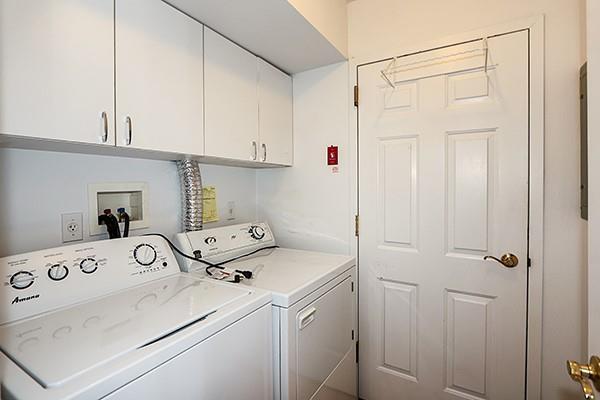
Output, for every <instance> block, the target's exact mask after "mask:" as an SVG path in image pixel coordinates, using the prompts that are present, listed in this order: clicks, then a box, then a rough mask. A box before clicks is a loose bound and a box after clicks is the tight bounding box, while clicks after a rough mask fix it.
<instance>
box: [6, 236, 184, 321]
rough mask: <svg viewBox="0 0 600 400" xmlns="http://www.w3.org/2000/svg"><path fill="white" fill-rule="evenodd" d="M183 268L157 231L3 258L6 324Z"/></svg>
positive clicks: (176, 271)
mask: <svg viewBox="0 0 600 400" xmlns="http://www.w3.org/2000/svg"><path fill="white" fill-rule="evenodd" d="M178 272H179V266H178V265H177V261H176V259H175V257H174V256H173V253H172V251H171V249H170V248H169V246H168V244H167V243H166V242H165V241H164V240H163V239H162V238H160V237H157V236H144V237H130V238H124V239H114V240H102V241H97V242H88V243H80V244H77V245H71V246H64V247H57V248H54V249H48V250H41V251H36V252H31V253H25V254H20V255H15V256H10V257H4V258H0V274H1V277H2V279H3V282H2V284H1V285H0V301H2V305H0V323H5V322H9V321H13V320H16V319H20V318H25V317H28V316H30V315H33V314H38V313H41V312H45V311H48V310H51V309H54V308H56V307H60V306H63V305H67V304H72V303H75V302H79V301H84V300H87V299H90V298H93V297H97V296H102V295H105V294H108V293H111V292H114V291H116V290H121V289H126V288H128V287H131V286H135V285H139V284H140V283H144V282H147V281H151V280H154V279H157V278H161V277H165V276H168V275H171V274H175V273H178Z"/></svg>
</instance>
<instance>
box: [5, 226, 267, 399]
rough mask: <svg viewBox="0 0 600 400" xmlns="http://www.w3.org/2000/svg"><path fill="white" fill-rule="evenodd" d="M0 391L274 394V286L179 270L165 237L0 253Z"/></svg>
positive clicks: (12, 395) (92, 395)
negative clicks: (250, 284) (233, 282)
mask: <svg viewBox="0 0 600 400" xmlns="http://www.w3.org/2000/svg"><path fill="white" fill-rule="evenodd" d="M0 273H1V274H2V276H3V277H4V284H3V285H1V286H0V301H1V302H2V306H1V308H0V350H1V352H0V380H1V388H2V393H1V397H2V399H27V400H37V399H40V400H41V399H45V400H47V399H100V398H107V399H166V398H171V399H200V398H202V399H241V398H244V399H256V400H262V399H269V398H271V397H272V390H273V383H272V355H271V354H272V350H271V349H272V333H271V329H272V328H271V326H272V325H271V324H272V316H271V315H272V313H271V305H270V299H271V295H270V293H268V292H266V291H262V290H260V289H254V288H249V287H246V286H238V287H234V286H231V285H226V284H222V283H219V282H216V281H214V280H210V281H209V280H203V279H199V278H198V277H197V276H193V275H190V274H184V273H182V272H180V270H179V266H178V265H177V262H176V260H175V257H174V256H173V253H172V252H171V250H170V248H169V247H168V245H167V244H166V242H165V241H164V240H163V239H161V238H159V237H155V236H146V237H134V238H127V239H116V240H107V241H100V242H92V243H82V244H77V245H72V246H65V247H60V248H55V249H50V250H44V251H37V252H32V253H27V254H21V255H17V256H11V257H6V258H2V259H0Z"/></svg>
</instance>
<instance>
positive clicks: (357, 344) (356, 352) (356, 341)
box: [356, 340, 359, 364]
mask: <svg viewBox="0 0 600 400" xmlns="http://www.w3.org/2000/svg"><path fill="white" fill-rule="evenodd" d="M358 342H359V340H357V341H356V363H357V364H358Z"/></svg>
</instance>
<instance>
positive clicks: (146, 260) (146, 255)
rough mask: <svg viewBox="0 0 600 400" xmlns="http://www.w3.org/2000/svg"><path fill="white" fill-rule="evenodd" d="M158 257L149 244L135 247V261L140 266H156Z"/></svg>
mask: <svg viewBox="0 0 600 400" xmlns="http://www.w3.org/2000/svg"><path fill="white" fill-rule="evenodd" d="M156 257H157V254H156V250H155V249H154V247H152V246H151V245H149V244H147V243H142V244H138V245H137V246H135V249H133V258H135V261H136V262H137V263H138V264H140V265H143V266H144V267H147V266H150V265H152V264H154V261H156Z"/></svg>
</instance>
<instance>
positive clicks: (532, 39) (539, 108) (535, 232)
mask: <svg viewBox="0 0 600 400" xmlns="http://www.w3.org/2000/svg"><path fill="white" fill-rule="evenodd" d="M521 30H528V32H529V244H528V245H529V246H528V253H529V259H530V260H531V267H530V268H528V283H527V349H526V352H527V355H526V356H527V359H526V363H527V364H526V372H525V373H526V377H525V393H526V394H525V398H526V399H527V400H539V399H541V384H542V312H543V275H544V135H545V133H544V129H545V120H544V117H545V114H544V113H545V111H544V103H545V101H544V99H545V94H544V82H545V77H544V57H545V56H544V16H543V15H539V16H535V17H530V18H525V19H520V20H516V21H513V22H509V23H505V24H499V25H494V26H491V27H487V28H482V29H477V30H473V31H469V32H465V33H460V34H456V35H451V36H447V37H445V38H441V39H438V40H435V41H430V42H426V43H422V44H419V45H406V46H403V47H400V48H398V49H393V50H392V51H389V52H386V54H373V55H372V56H369V57H364V58H362V59H356V58H353V59H351V60H349V62H348V68H349V74H348V75H349V91H348V93H349V96H348V100H349V108H350V111H349V113H348V115H349V124H348V126H349V129H348V131H349V140H348V143H349V149H348V164H349V165H348V167H349V169H350V170H351V171H354V173H352V174H350V190H351V192H350V193H353V194H354V196H355V197H354V201H353V204H352V206H351V210H350V212H351V215H350V216H349V221H354V218H355V215H359V204H358V201H359V192H358V189H359V187H358V185H359V182H358V174H359V171H358V167H359V164H358V155H359V153H358V152H359V147H358V140H359V138H358V123H359V121H358V108H357V107H355V106H354V99H353V96H352V93H353V91H354V87H355V85H357V83H358V68H359V67H360V66H364V65H366V64H371V63H374V62H380V61H386V60H392V57H394V56H407V55H410V54H413V53H419V52H423V51H427V50H433V49H436V48H440V47H446V46H450V45H455V44H459V43H464V42H469V41H473V40H477V39H482V38H485V37H491V36H494V35H499V34H505V33H510V32H514V31H521ZM359 104H360V93H359ZM350 232H352V233H351V235H354V229H351V230H350ZM358 240H359V237H355V236H352V237H351V238H350V240H349V242H350V245H351V254H352V255H354V256H355V257H356V258H357V264H358V268H359V271H360V257H359V254H358ZM358 296H359V297H360V287H359V290H358ZM359 318H360V316H359ZM359 339H360V333H359Z"/></svg>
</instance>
